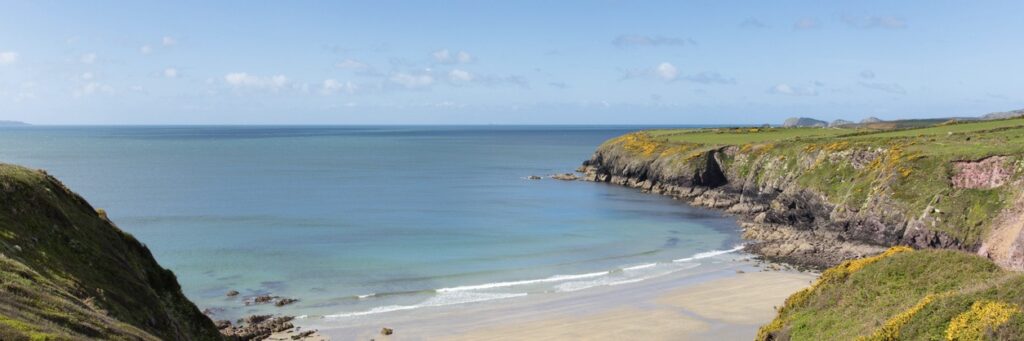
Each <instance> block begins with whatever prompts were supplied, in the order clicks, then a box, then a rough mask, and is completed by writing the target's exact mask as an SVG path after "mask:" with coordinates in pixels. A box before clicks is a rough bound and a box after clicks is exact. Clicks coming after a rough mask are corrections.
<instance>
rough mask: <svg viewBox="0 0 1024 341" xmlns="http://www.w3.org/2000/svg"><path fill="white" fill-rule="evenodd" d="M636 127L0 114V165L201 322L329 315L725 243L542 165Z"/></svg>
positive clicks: (480, 297) (685, 211)
mask: <svg viewBox="0 0 1024 341" xmlns="http://www.w3.org/2000/svg"><path fill="white" fill-rule="evenodd" d="M641 128H645V127H635V126H31V127H3V128H0V162H4V163H13V164H19V165H24V166H27V167H32V168H40V169H45V170H47V171H48V172H49V173H50V174H52V175H54V176H56V177H57V178H59V179H60V180H62V181H63V182H64V183H65V184H66V185H68V187H70V188H71V189H72V190H74V191H76V192H77V193H79V194H80V195H82V196H83V197H85V198H86V199H87V200H88V201H89V202H90V203H92V205H93V206H94V207H97V208H102V209H104V210H106V212H107V213H108V215H109V217H110V218H111V219H112V220H113V221H114V222H115V223H116V224H117V225H118V226H119V227H120V228H121V229H123V230H125V231H127V232H129V233H131V234H133V235H134V236H135V237H136V238H138V239H139V240H140V241H142V242H143V243H145V244H146V245H147V246H148V247H149V248H150V250H152V252H153V254H154V256H155V257H156V259H157V261H159V263H160V264H161V265H163V266H164V267H167V268H169V269H171V270H173V271H174V273H175V274H176V275H177V278H178V281H179V282H180V283H181V286H182V289H183V291H184V292H185V294H186V295H187V296H188V297H189V298H190V299H191V300H192V301H193V302H195V303H196V305H197V306H198V307H199V308H200V309H203V310H206V311H207V312H208V313H209V314H211V316H213V317H214V318H215V319H231V320H233V319H236V318H238V317H240V316H244V315H249V314H266V313H272V314H290V315H298V316H300V317H304V318H322V319H338V320H344V319H348V318H357V317H360V316H371V315H375V314H387V313H388V312H393V311H408V310H415V309H424V308H429V307H436V306H451V305H460V304H488V302H492V301H499V300H514V299H517V298H519V297H523V296H527V295H536V294H558V293H562V292H573V291H580V290H588V289H590V288H595V287H602V286H614V285H619V284H626V283H635V282H639V281H643V280H646V279H650V278H656V277H659V276H664V275H667V274H671V273H674V272H678V271H684V270H687V269H693V268H696V267H702V266H704V267H707V266H714V264H713V263H714V259H715V258H716V257H718V256H719V255H723V254H728V253H733V252H736V251H739V250H740V249H741V248H742V246H741V240H740V239H739V228H738V227H737V225H736V222H735V220H734V219H732V218H729V217H726V216H723V215H722V214H720V213H718V212H715V211H710V210H706V209H701V208H694V207H689V206H686V205H684V204H682V203H681V202H678V201H675V200H672V199H670V198H666V197H663V196H659V195H651V194H645V193H642V192H640V191H638V190H636V189H630V188H624V187H619V186H614V185H609V184H604V183H594V182H585V181H560V180H553V179H549V178H547V176H548V175H551V174H555V173H565V172H572V171H573V170H575V169H576V168H577V167H578V166H579V165H580V164H581V162H582V161H583V160H586V159H588V158H589V157H590V156H591V154H592V153H593V152H594V150H595V149H596V148H597V147H598V146H599V145H600V144H601V143H602V142H604V141H605V140H607V139H609V138H612V137H615V136H618V135H621V134H624V133H627V132H630V131H634V130H638V129H641ZM532 175H537V176H543V177H544V178H543V179H541V180H531V179H529V177H530V176H532ZM230 290H236V291H238V292H239V293H240V294H239V295H238V296H234V297H228V296H226V293H227V292H228V291H230ZM257 295H272V296H280V297H288V298H295V299H298V301H297V302H295V303H293V304H290V305H286V306H283V307H277V306H275V305H274V304H254V303H252V302H251V301H252V300H253V298H254V297H256V296H257Z"/></svg>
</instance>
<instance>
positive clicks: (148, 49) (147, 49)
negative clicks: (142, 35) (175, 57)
mask: <svg viewBox="0 0 1024 341" xmlns="http://www.w3.org/2000/svg"><path fill="white" fill-rule="evenodd" d="M139 53H141V54H150V53H153V47H152V46H149V45H142V47H140V48H139Z"/></svg>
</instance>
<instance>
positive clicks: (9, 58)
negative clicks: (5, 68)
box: [0, 51, 18, 65]
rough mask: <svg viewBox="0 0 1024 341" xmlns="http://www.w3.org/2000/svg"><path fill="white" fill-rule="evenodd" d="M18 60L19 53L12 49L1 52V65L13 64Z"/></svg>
mask: <svg viewBox="0 0 1024 341" xmlns="http://www.w3.org/2000/svg"><path fill="white" fill-rule="evenodd" d="M16 61H18V53H17V52H12V51H4V52H0V65H5V64H13V63H14V62H16Z"/></svg>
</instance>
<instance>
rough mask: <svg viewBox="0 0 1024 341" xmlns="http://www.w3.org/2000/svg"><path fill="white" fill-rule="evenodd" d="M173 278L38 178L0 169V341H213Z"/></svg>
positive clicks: (84, 206)
mask: <svg viewBox="0 0 1024 341" xmlns="http://www.w3.org/2000/svg"><path fill="white" fill-rule="evenodd" d="M220 338H221V337H220V334H219V332H218V331H217V329H216V328H215V327H214V325H213V323H212V322H211V321H210V320H209V319H208V318H207V317H206V316H204V315H203V314H202V313H201V312H200V311H199V309H198V308H196V306H195V305H194V304H192V303H191V302H190V301H189V300H188V299H187V298H186V297H185V296H184V295H183V294H182V293H181V288H180V287H179V286H178V282H177V279H176V278H175V276H174V274H173V273H171V271H169V270H166V269H164V268H162V267H160V265H159V264H157V262H156V260H154V259H153V256H152V254H151V253H150V251H149V250H148V249H147V248H146V247H145V246H144V245H143V244H141V243H139V242H138V241H137V240H136V239H135V238H133V237H132V236H131V235H129V234H127V233H125V232H123V231H121V230H120V229H118V228H117V227H116V226H114V225H113V224H112V223H111V222H110V221H109V220H107V219H106V217H105V214H103V212H102V211H97V210H96V209H94V208H93V207H91V206H90V205H89V204H88V203H87V202H86V201H85V200H84V199H82V198H81V197H79V196H78V195H76V194H74V193H72V192H71V191H69V190H68V189H67V188H66V187H64V186H63V185H62V184H61V183H60V182H58V181H57V180H56V179H54V178H53V177H51V176H49V175H46V174H45V173H43V172H40V171H34V170H29V169H26V168H23V167H18V166H12V165H4V164H0V340H50V339H53V340H64V339H115V340H158V339H162V340H214V339H220Z"/></svg>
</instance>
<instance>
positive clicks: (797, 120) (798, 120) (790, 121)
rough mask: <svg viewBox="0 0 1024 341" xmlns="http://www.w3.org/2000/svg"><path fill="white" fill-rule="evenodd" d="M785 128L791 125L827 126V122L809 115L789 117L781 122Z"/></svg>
mask: <svg viewBox="0 0 1024 341" xmlns="http://www.w3.org/2000/svg"><path fill="white" fill-rule="evenodd" d="M782 126H783V127H785V128H792V127H827V126H828V122H825V121H822V120H816V119H813V118H809V117H790V118H787V119H786V121H785V122H783V123H782Z"/></svg>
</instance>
